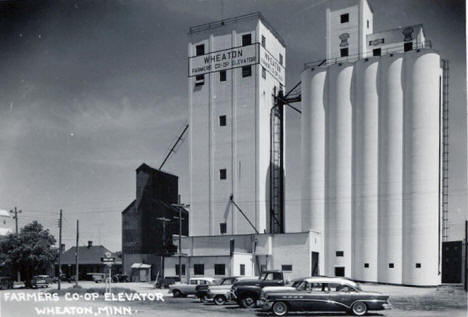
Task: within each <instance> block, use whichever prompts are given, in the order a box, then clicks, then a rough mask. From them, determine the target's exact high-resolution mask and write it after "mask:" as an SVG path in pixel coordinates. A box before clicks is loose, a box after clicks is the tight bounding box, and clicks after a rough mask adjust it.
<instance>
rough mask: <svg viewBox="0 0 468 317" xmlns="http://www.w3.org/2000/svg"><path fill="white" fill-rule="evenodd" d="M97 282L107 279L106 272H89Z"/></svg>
mask: <svg viewBox="0 0 468 317" xmlns="http://www.w3.org/2000/svg"><path fill="white" fill-rule="evenodd" d="M88 275H90V276H91V279H92V280H93V281H94V282H95V283H102V282H105V281H106V273H88Z"/></svg>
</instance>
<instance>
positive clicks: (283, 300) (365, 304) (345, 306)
mask: <svg viewBox="0 0 468 317" xmlns="http://www.w3.org/2000/svg"><path fill="white" fill-rule="evenodd" d="M259 302H260V304H261V307H262V310H263V311H266V312H269V311H271V312H273V314H274V315H276V316H284V315H286V314H287V313H288V312H290V311H305V312H325V311H327V312H329V311H337V312H338V311H340V312H341V311H345V312H348V313H353V314H354V315H357V316H363V315H365V314H367V312H368V311H369V310H384V309H391V305H390V302H389V296H387V295H382V294H379V293H374V292H367V291H363V290H362V289H361V288H360V287H359V284H357V283H356V282H353V281H351V280H349V279H346V278H338V277H310V278H307V279H305V280H304V281H303V282H302V283H300V284H299V285H298V286H297V287H296V288H295V289H293V290H284V291H280V292H276V291H272V292H271V291H268V290H267V289H266V290H264V291H263V292H262V293H261V298H260V300H259Z"/></svg>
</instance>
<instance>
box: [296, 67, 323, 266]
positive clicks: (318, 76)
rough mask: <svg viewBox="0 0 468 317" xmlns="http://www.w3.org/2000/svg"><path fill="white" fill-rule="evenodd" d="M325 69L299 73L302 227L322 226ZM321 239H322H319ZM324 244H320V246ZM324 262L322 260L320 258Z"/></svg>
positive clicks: (307, 228)
mask: <svg viewBox="0 0 468 317" xmlns="http://www.w3.org/2000/svg"><path fill="white" fill-rule="evenodd" d="M327 77H328V75H327V72H326V70H324V69H318V70H315V69H307V70H305V71H304V72H303V73H302V75H301V91H302V101H301V102H302V116H301V121H302V122H301V128H302V131H301V135H302V149H303V151H302V162H303V163H304V164H303V175H304V176H303V180H302V197H303V199H302V210H303V211H308V212H302V230H303V231H307V230H310V229H311V230H315V231H318V232H324V229H325V113H326V112H325V111H326V108H327V106H328V80H327ZM322 243H323V239H322ZM322 248H323V246H322ZM322 262H323V261H322Z"/></svg>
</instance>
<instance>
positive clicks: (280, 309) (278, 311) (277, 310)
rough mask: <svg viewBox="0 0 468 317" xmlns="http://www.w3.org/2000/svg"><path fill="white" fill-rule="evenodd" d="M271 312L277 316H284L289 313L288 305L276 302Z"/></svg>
mask: <svg viewBox="0 0 468 317" xmlns="http://www.w3.org/2000/svg"><path fill="white" fill-rule="evenodd" d="M271 311H272V312H273V314H274V315H275V316H284V315H286V314H287V313H288V305H286V303H285V302H276V303H274V304H273V307H271Z"/></svg>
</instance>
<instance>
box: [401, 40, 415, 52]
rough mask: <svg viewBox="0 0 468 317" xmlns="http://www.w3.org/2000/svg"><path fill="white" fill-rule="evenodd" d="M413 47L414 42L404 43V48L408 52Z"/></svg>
mask: <svg viewBox="0 0 468 317" xmlns="http://www.w3.org/2000/svg"><path fill="white" fill-rule="evenodd" d="M412 49H413V42H406V43H405V44H404V45H403V50H404V51H405V52H408V51H411V50H412Z"/></svg>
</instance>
